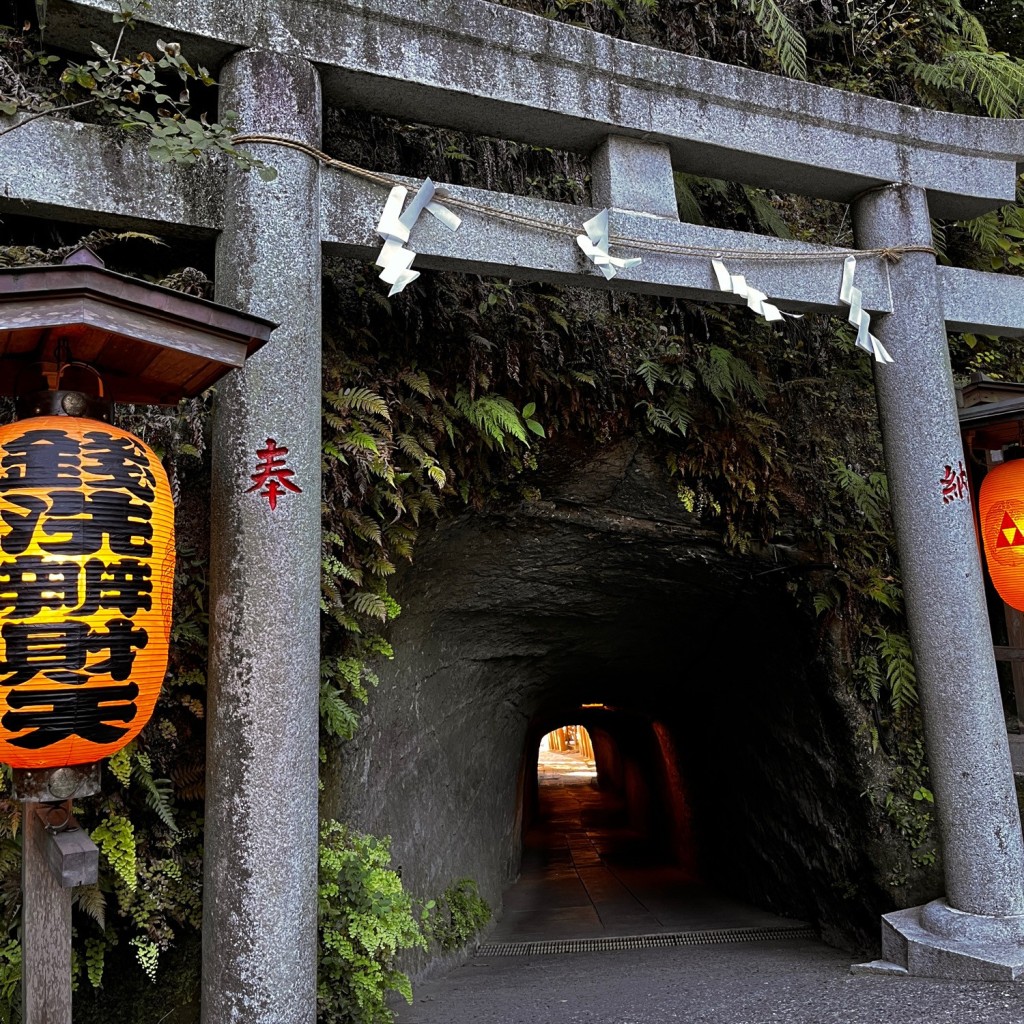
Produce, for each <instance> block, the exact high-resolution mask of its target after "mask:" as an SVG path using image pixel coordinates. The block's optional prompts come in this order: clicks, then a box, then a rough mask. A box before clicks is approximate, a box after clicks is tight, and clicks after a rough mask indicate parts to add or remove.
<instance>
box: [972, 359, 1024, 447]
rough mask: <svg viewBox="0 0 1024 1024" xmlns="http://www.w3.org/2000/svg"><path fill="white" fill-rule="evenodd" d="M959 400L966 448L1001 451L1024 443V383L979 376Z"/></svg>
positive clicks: (976, 375)
mask: <svg viewBox="0 0 1024 1024" xmlns="http://www.w3.org/2000/svg"><path fill="white" fill-rule="evenodd" d="M957 397H958V404H959V405H960V408H959V409H958V410H957V412H958V415H959V418H960V431H961V433H962V434H963V435H964V441H965V446H966V447H968V448H984V449H986V450H987V451H998V450H999V449H1000V448H1005V447H1007V446H1008V445H1011V444H1021V443H1024V384H1018V383H1016V382H1013V381H996V380H990V379H989V378H988V377H986V376H985V375H984V374H980V373H979V374H975V375H974V377H973V378H972V379H971V382H970V383H969V384H966V385H964V387H963V388H961V389H960V390H959V393H958V396H957Z"/></svg>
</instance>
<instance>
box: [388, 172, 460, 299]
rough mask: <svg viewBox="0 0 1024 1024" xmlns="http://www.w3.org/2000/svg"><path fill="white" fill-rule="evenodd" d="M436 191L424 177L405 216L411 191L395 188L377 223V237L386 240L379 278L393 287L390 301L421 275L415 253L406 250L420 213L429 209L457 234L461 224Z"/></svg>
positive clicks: (400, 186)
mask: <svg viewBox="0 0 1024 1024" xmlns="http://www.w3.org/2000/svg"><path fill="white" fill-rule="evenodd" d="M435 192H436V188H435V186H434V183H433V182H432V181H431V180H430V179H429V178H425V179H424V181H423V184H422V185H421V186H420V187H419V190H418V191H417V192H416V195H415V196H413V200H412V202H411V203H410V204H409V208H408V209H407V210H406V211H405V213H403V212H402V207H403V206H404V205H405V200H406V197H407V196H408V195H409V190H408V189H407V188H405V187H404V186H402V185H396V186H395V187H394V188H393V189H392V190H391V193H390V194H389V195H388V199H387V202H386V203H385V204H384V212H383V213H382V214H381V215H380V220H379V221H378V222H377V234H378V235H380V237H381V238H383V239H384V246H383V248H382V249H381V251H380V253H379V254H378V256H377V266H378V267H382V268H383V269H382V270H381V272H380V279H381V280H382V281H383V282H384V283H385V284H389V285H391V291H389V292H388V298H390V297H391V296H392V295H397V294H398V293H399V292H400V291H401V290H402V289H403V288H404V287H405V286H406V285H407V284H409V283H410V282H412V281H415V280H416V278H417V277H419V276H420V272H419V271H418V270H413V269H412V261H413V260H414V259H416V253H415V252H413V250H412V249H407V248H406V247H405V243H406V242H408V241H409V233H410V232H411V231H412V229H413V226H414V225H415V223H416V221H417V220H419V217H420V214H421V213H422V212H423V211H424V210H426V211H427V213H430V214H433V216H435V217H436V218H437V219H438V220H439V221H440V222H441V223H442V224H444V226H445V227H446V228H449V229H450V230H452V231H458V229H459V225H460V224H461V223H462V220H461V219H460V218H459V217H457V216H456V215H455V214H454V213H452V211H451V210H449V209H447V207H444V206H442V205H441V204H440V203H439V202H436V201H435V200H434V193H435Z"/></svg>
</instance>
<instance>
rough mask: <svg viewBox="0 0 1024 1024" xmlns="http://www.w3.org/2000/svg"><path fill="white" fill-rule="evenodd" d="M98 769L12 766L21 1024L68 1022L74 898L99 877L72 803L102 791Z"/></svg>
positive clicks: (96, 860) (95, 857)
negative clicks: (17, 819)
mask: <svg viewBox="0 0 1024 1024" xmlns="http://www.w3.org/2000/svg"><path fill="white" fill-rule="evenodd" d="M99 779H100V766H99V764H91V765H82V766H79V767H74V768H49V769H43V770H31V769H15V772H14V792H15V796H16V797H17V798H18V799H20V800H21V802H22V803H21V837H22V838H21V842H22V850H21V894H22V895H21V991H22V1018H23V1024H71V900H72V890H73V888H74V887H75V886H76V885H91V884H93V883H94V882H96V880H97V878H98V877H99V850H98V849H97V847H96V844H95V843H93V841H92V840H91V839H90V838H89V837H88V835H87V834H86V833H85V831H84V830H83V829H82V828H81V827H80V826H79V824H78V822H77V821H76V820H75V817H74V814H73V813H72V809H71V806H72V800H74V799H77V798H79V797H84V796H92V795H93V794H95V793H98V792H99V789H100V787H99Z"/></svg>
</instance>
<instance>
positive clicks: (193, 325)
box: [0, 247, 277, 405]
mask: <svg viewBox="0 0 1024 1024" xmlns="http://www.w3.org/2000/svg"><path fill="white" fill-rule="evenodd" d="M276 326H277V325H276V324H274V323H272V322H271V321H269V320H264V319H263V318H262V317H256V316H250V315H248V314H245V313H240V312H238V311H237V310H234V309H229V308H228V307H226V306H220V305H217V304H216V303H214V302H209V301H207V300H206V299H200V298H196V297H195V296H192V295H186V294H184V293H182V292H176V291H172V290H171V289H169V288H161V287H159V286H158V285H154V284H149V283H147V282H146V281H139V280H137V279H135V278H131V277H125V276H124V275H123V274H116V273H114V272H113V271H111V270H107V269H106V268H105V267H104V266H103V262H102V260H100V259H99V257H98V256H96V254H95V253H93V252H92V251H91V250H90V249H87V248H84V247H83V248H79V249H76V250H75V251H74V252H73V253H72V254H71V255H70V256H69V257H68V259H67V260H65V262H64V263H62V264H60V265H59V266H29V267H17V268H14V269H11V270H3V271H0V395H9V396H12V395H16V394H17V393H18V392H19V390H20V388H19V377H20V376H21V374H22V372H23V371H24V370H26V369H27V368H28V367H30V366H32V365H37V366H38V365H40V364H41V365H42V368H43V370H44V374H45V376H46V377H47V380H48V383H49V384H50V387H51V388H53V389H56V387H57V381H56V375H57V367H58V364H59V363H60V362H66V361H72V360H73V361H74V362H79V363H88V364H89V365H90V366H92V367H93V368H94V369H95V370H96V371H97V372H98V373H99V375H100V376H101V378H102V380H103V384H104V388H105V397H106V399H108V400H109V401H113V402H138V403H144V404H150V405H173V404H175V403H176V402H177V401H178V400H179V399H181V398H189V397H192V396H194V395H198V394H200V393H201V392H202V391H204V390H205V389H206V388H208V387H209V386H210V385H211V384H213V383H215V382H216V381H217V380H219V379H220V378H221V377H223V376H224V374H226V373H227V372H228V371H229V370H233V369H236V368H238V367H240V366H242V364H243V363H244V362H245V360H246V359H247V358H248V357H249V356H250V355H252V353H253V352H255V351H256V350H257V349H258V348H260V347H261V346H262V345H264V344H265V343H266V342H267V341H268V340H269V339H270V332H271V331H272V330H273V329H274V328H275V327H276Z"/></svg>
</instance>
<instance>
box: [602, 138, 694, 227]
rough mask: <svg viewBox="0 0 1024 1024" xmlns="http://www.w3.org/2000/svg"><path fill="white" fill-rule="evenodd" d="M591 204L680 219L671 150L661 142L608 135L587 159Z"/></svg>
mask: <svg viewBox="0 0 1024 1024" xmlns="http://www.w3.org/2000/svg"><path fill="white" fill-rule="evenodd" d="M590 174H591V183H590V189H591V192H592V194H593V197H594V205H595V206H598V207H605V206H614V207H617V208H618V209H622V210H637V211H639V212H640V213H648V214H654V215H655V216H658V217H668V218H669V220H679V211H678V209H677V207H676V188H675V182H674V181H673V179H672V153H671V151H670V150H669V148H668V146H666V145H665V144H664V143H660V142H642V141H641V140H639V139H630V138H626V137H624V136H621V135H609V136H608V138H607V139H605V140H604V142H602V143H601V145H600V146H598V147H597V149H596V150H595V151H594V154H593V156H592V157H591V161H590Z"/></svg>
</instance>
